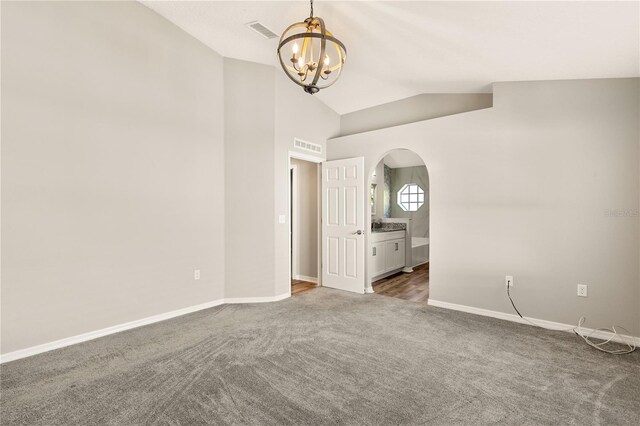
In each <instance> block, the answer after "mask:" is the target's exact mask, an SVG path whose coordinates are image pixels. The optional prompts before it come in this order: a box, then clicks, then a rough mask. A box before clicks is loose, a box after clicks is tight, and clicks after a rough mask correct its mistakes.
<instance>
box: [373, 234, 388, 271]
mask: <svg viewBox="0 0 640 426" xmlns="http://www.w3.org/2000/svg"><path fill="white" fill-rule="evenodd" d="M384 245H385V243H384V242H378V243H372V244H371V258H370V259H371V276H372V277H375V276H378V275H380V274H383V273H385V272H386V271H387V269H386V264H385V261H386V259H385V256H384Z"/></svg>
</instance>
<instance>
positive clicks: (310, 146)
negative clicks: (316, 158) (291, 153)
mask: <svg viewBox="0 0 640 426" xmlns="http://www.w3.org/2000/svg"><path fill="white" fill-rule="evenodd" d="M293 146H295V147H296V148H300V149H304V150H305V151H311V152H313V153H316V154H322V145H318V144H317V143H311V142H307V141H303V140H302V139H298V138H295V139H294V140H293Z"/></svg>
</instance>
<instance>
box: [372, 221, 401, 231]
mask: <svg viewBox="0 0 640 426" xmlns="http://www.w3.org/2000/svg"><path fill="white" fill-rule="evenodd" d="M373 225H374V226H372V227H371V232H373V233H377V232H395V231H405V230H406V229H407V224H406V223H397V222H383V223H381V224H373Z"/></svg>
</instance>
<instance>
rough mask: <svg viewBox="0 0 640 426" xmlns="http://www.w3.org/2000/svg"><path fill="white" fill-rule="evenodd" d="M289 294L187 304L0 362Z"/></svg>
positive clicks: (8, 356)
mask: <svg viewBox="0 0 640 426" xmlns="http://www.w3.org/2000/svg"><path fill="white" fill-rule="evenodd" d="M290 296H291V293H285V294H281V295H279V296H268V297H239V298H231V299H219V300H214V301H211V302H207V303H202V304H200V305H194V306H189V307H187V308H182V309H177V310H175V311H171V312H165V313H163V314H158V315H153V316H150V317H147V318H142V319H139V320H135V321H130V322H126V323H124V324H118V325H114V326H112V327H107V328H103V329H100V330H95V331H90V332H88V333H82V334H78V335H77V336H71V337H67V338H64V339H60V340H55V341H53V342H49V343H43V344H41V345H36V346H31V347H29V348H25V349H19V350H17V351H13V352H8V353H6V354H2V355H0V364H3V363H5V362H9V361H14V360H16V359H20V358H26V357H29V356H32V355H37V354H40V353H43V352H49V351H52V350H54V349H60V348H64V347H66V346H71V345H75V344H78V343H82V342H87V341H89V340H93V339H97V338H99V337H104V336H108V335H110V334H115V333H119V332H121V331H126V330H131V329H133V328H138V327H142V326H144V325H149V324H153V323H156V322H160V321H165V320H168V319H171V318H175V317H179V316H182V315H186V314H190V313H193V312H197V311H201V310H203V309H209V308H213V307H215V306H220V305H223V304H227V303H228V304H236V303H262V302H277V301H279V300H283V299H286V298H288V297H290Z"/></svg>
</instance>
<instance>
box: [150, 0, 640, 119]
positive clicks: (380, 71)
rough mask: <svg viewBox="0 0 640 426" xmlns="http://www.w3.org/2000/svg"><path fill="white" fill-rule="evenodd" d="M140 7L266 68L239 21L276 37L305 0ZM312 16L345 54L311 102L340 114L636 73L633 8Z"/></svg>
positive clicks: (638, 35) (330, 5) (371, 6)
mask: <svg viewBox="0 0 640 426" xmlns="http://www.w3.org/2000/svg"><path fill="white" fill-rule="evenodd" d="M142 3H144V4H145V5H147V6H148V7H149V8H151V9H153V10H155V11H156V12H157V13H159V14H160V15H162V16H164V17H165V18H167V19H168V20H169V21H172V22H173V23H175V24H176V25H177V26H179V27H181V28H182V29H183V30H185V31H186V32H187V33H189V34H191V35H193V36H194V37H195V38H197V39H199V40H201V41H202V42H203V43H205V44H206V45H207V46H210V47H211V48H212V49H214V50H215V51H217V52H218V53H220V54H221V55H223V56H227V57H231V58H237V59H243V60H248V61H253V62H259V63H264V64H271V65H274V66H279V65H277V58H276V48H277V44H278V39H272V40H267V39H265V38H263V37H262V36H260V35H259V34H257V33H255V32H253V31H252V30H250V29H249V28H248V27H246V25H245V24H246V23H248V22H251V21H260V22H261V23H262V24H263V25H265V26H266V27H268V28H269V29H271V30H272V31H274V32H275V33H278V34H280V33H281V32H282V31H283V30H284V29H285V28H286V27H287V26H288V25H289V24H291V23H293V22H298V21H302V20H304V19H305V18H306V17H307V16H308V15H309V4H308V2H306V1H254V2H247V1H142ZM314 9H315V15H316V16H321V17H322V18H324V19H325V22H326V23H327V27H328V29H329V30H330V31H331V32H333V33H334V35H335V36H337V37H338V38H339V39H341V40H342V41H343V42H344V43H345V45H346V46H347V49H348V55H347V63H346V66H345V68H344V72H343V74H342V77H341V78H340V80H339V81H338V82H337V83H336V84H335V85H334V86H332V87H331V88H329V89H327V90H325V91H322V92H320V93H319V94H317V95H314V96H317V97H318V98H320V99H321V100H322V101H323V102H325V103H326V104H327V105H328V106H330V107H331V108H332V109H334V110H335V111H336V112H338V113H340V114H344V113H347V112H351V111H356V110H359V109H363V108H367V107H371V106H374V105H379V104H382V103H386V102H390V101H394V100H398V99H402V98H406V97H409V96H413V95H416V94H420V93H477V92H490V91H491V83H493V82H496V81H519V80H555V79H580V78H611V77H638V76H640V9H639V3H638V2H636V1H634V2H575V1H574V2H554V1H535V2H520V1H503V2H479V1H471V2H457V1H453V2H425V1H407V2H404V1H379V2H378V1H376V2H373V1H351V2H348V1H347V2H346V1H326V0H325V1H322V0H316V1H315V5H314ZM292 84H293V83H292ZM300 94H301V96H303V95H304V96H310V95H307V94H305V93H304V92H303V91H302V89H300Z"/></svg>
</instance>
